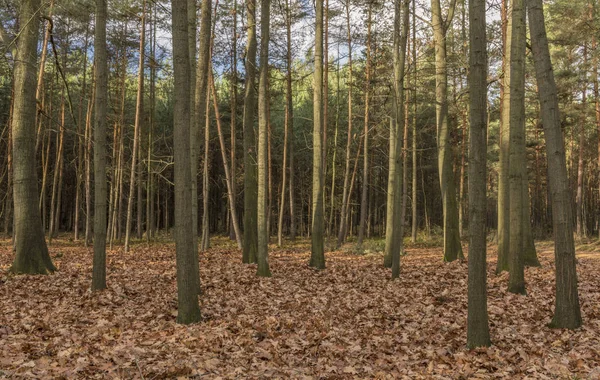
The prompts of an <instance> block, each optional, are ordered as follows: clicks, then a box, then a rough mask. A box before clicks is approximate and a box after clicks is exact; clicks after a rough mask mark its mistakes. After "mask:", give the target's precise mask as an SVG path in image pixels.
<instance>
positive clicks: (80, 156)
mask: <svg viewBox="0 0 600 380" xmlns="http://www.w3.org/2000/svg"><path fill="white" fill-rule="evenodd" d="M88 37H89V26H88V27H86V30H85V45H84V52H83V70H82V71H83V81H82V85H81V93H80V95H79V96H80V98H79V118H78V120H77V140H76V141H77V168H76V174H75V176H76V184H75V206H74V207H75V216H74V218H75V220H74V222H73V225H74V228H73V239H74V240H75V241H77V240H79V224H80V223H79V220H80V215H81V198H82V194H81V185H82V183H83V165H84V164H83V150H84V140H83V130H82V129H81V128H82V125H83V123H82V120H81V118H82V115H83V110H84V109H85V108H84V106H83V100H84V99H85V97H86V93H85V90H86V85H87V82H86V79H87V64H88V57H87V52H88V44H89V38H88Z"/></svg>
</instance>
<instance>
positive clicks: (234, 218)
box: [208, 64, 242, 249]
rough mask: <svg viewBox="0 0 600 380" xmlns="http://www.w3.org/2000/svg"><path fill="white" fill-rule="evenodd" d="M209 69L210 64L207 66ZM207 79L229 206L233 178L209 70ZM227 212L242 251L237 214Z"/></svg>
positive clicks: (232, 210) (231, 199)
mask: <svg viewBox="0 0 600 380" xmlns="http://www.w3.org/2000/svg"><path fill="white" fill-rule="evenodd" d="M209 67H210V64H209ZM208 75H209V79H208V83H209V86H210V91H211V94H212V98H213V99H212V101H213V108H214V111H215V119H216V122H217V131H218V133H219V144H220V145H221V156H222V158H223V169H224V171H225V181H226V182H227V196H228V197H229V205H230V206H231V205H233V204H235V203H234V201H233V190H232V186H231V184H232V182H233V178H232V177H231V173H230V172H229V168H230V166H229V163H228V161H227V153H226V150H225V138H224V137H223V130H222V129H221V115H220V113H219V103H218V101H219V100H218V98H217V92H216V91H215V82H214V78H213V74H212V72H211V69H209V74H208ZM229 212H230V213H231V221H232V222H233V228H234V230H235V236H236V241H237V245H238V248H239V249H242V234H241V231H240V227H239V223H238V218H237V213H236V211H235V207H233V208H231V209H230V210H229Z"/></svg>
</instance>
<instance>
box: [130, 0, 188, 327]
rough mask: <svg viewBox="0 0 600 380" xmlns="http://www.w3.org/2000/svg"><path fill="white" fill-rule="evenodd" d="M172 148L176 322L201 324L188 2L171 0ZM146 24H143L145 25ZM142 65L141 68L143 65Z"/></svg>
mask: <svg viewBox="0 0 600 380" xmlns="http://www.w3.org/2000/svg"><path fill="white" fill-rule="evenodd" d="M171 9H172V21H173V23H172V28H173V71H174V77H175V80H174V82H175V91H174V105H173V114H174V117H173V119H174V120H173V143H174V144H173V145H174V146H173V147H174V149H173V150H174V155H175V156H174V161H175V170H174V172H175V246H176V251H177V303H178V312H177V323H182V324H190V323H196V322H199V321H200V307H199V306H198V284H199V283H200V280H199V279H198V270H197V268H198V266H197V264H196V263H197V261H198V256H197V252H195V251H194V246H195V244H194V239H195V236H196V233H195V232H194V231H192V229H193V228H194V226H193V223H190V222H189V221H190V219H191V218H192V188H191V187H192V186H191V184H192V178H191V170H190V167H191V164H190V103H191V102H190V85H189V83H190V57H189V45H188V43H189V40H188V17H187V1H186V0H172V1H171ZM142 24H143V23H142ZM140 66H141V65H140Z"/></svg>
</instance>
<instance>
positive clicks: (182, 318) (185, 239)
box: [171, 0, 200, 324]
mask: <svg viewBox="0 0 600 380" xmlns="http://www.w3.org/2000/svg"><path fill="white" fill-rule="evenodd" d="M171 9H172V21H173V23H172V28H173V71H174V77H175V93H174V105H173V115H174V117H173V119H174V120H173V143H174V144H173V145H174V146H173V147H174V155H175V156H174V161H175V170H174V171H175V247H176V251H177V254H176V255H177V303H178V312H177V323H182V324H190V323H195V322H199V321H200V307H199V306H198V284H199V283H200V281H199V279H198V270H196V268H197V267H198V266H197V265H196V264H195V262H197V261H198V256H197V252H195V251H194V245H195V244H194V239H195V238H194V237H195V236H196V234H195V233H194V231H192V228H193V224H192V223H190V219H191V218H192V189H191V184H192V179H191V170H190V167H191V164H190V85H189V83H190V57H189V45H188V43H189V40H188V26H187V25H188V17H187V0H172V1H171Z"/></svg>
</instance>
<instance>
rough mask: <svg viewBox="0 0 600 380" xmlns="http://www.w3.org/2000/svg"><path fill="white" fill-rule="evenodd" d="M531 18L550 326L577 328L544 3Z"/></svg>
mask: <svg viewBox="0 0 600 380" xmlns="http://www.w3.org/2000/svg"><path fill="white" fill-rule="evenodd" d="M527 7H528V13H529V14H528V17H529V27H530V31H531V48H532V51H533V57H534V64H535V71H536V80H537V84H538V91H539V92H538V96H539V99H540V104H541V110H542V122H543V125H544V135H545V137H546V146H547V152H548V154H547V155H546V158H547V160H548V173H551V174H552V175H548V181H549V185H550V189H551V190H550V191H551V194H552V196H551V199H552V227H553V230H554V257H555V261H556V272H555V273H556V303H555V309H554V317H553V318H552V322H551V323H550V326H551V327H555V328H569V329H575V328H577V327H579V326H581V324H582V320H581V309H580V306H579V295H578V292H577V267H576V259H575V241H574V239H573V219H572V218H573V217H572V211H571V193H570V189H569V179H568V176H567V164H566V158H565V147H564V138H563V135H562V130H561V125H560V114H559V107H558V95H557V90H556V83H555V82H554V73H553V71H552V63H551V61H550V52H549V48H548V39H547V37H546V26H545V23H544V11H543V3H542V1H541V0H528V1H527Z"/></svg>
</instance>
